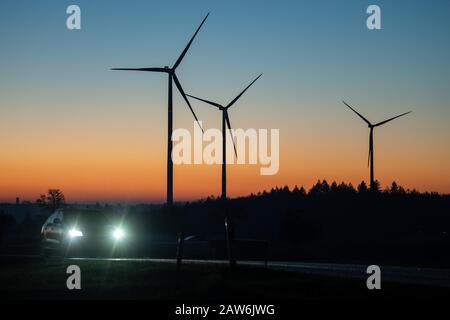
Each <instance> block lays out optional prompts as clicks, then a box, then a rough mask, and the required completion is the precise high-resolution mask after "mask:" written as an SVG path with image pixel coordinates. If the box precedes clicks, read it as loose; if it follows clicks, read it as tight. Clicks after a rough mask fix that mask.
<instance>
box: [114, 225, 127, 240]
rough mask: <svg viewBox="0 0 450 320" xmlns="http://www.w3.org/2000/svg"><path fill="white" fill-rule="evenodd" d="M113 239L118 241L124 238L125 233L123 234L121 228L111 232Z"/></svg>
mask: <svg viewBox="0 0 450 320" xmlns="http://www.w3.org/2000/svg"><path fill="white" fill-rule="evenodd" d="M112 235H113V238H114V239H116V240H120V239H122V238H123V237H124V235H125V233H124V232H123V230H122V229H121V228H116V229H114V231H113V234H112Z"/></svg>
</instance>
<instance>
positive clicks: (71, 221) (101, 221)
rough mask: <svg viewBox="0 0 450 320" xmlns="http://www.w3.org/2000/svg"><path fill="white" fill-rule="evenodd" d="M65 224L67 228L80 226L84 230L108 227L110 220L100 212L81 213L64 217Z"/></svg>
mask: <svg viewBox="0 0 450 320" xmlns="http://www.w3.org/2000/svg"><path fill="white" fill-rule="evenodd" d="M64 224H65V225H67V226H69V227H70V226H79V227H84V228H89V227H95V226H97V227H98V226H106V225H108V224H110V221H109V219H108V218H107V217H106V216H105V215H104V214H103V213H100V212H81V213H70V214H65V215H64Z"/></svg>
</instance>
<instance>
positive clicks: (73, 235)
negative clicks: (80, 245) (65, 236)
mask: <svg viewBox="0 0 450 320" xmlns="http://www.w3.org/2000/svg"><path fill="white" fill-rule="evenodd" d="M69 236H70V237H71V238H78V237H82V236H83V232H81V231H80V230H77V229H75V228H73V229H70V230H69Z"/></svg>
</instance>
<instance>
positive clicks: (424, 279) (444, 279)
mask: <svg viewBox="0 0 450 320" xmlns="http://www.w3.org/2000/svg"><path fill="white" fill-rule="evenodd" d="M0 258H24V259H40V257H39V256H33V255H1V256H0ZM66 260H69V261H95V260H102V261H106V260H108V261H139V262H153V263H158V262H159V263H175V262H176V260H175V259H151V258H66ZM183 263H186V264H222V265H226V264H227V263H228V261H226V260H188V259H185V260H183ZM238 264H239V265H243V266H252V267H257V268H265V267H267V268H269V269H272V270H283V271H289V272H301V273H306V274H315V275H324V276H331V277H343V278H361V279H367V277H368V276H369V275H368V274H367V272H366V270H367V267H368V266H367V265H358V264H330V263H306V262H281V261H269V262H268V263H267V265H265V264H264V263H263V262H255V261H239V262H238ZM380 269H381V281H382V282H383V281H388V282H398V283H409V284H418V285H429V286H436V287H445V288H450V270H449V269H433V268H418V267H393V266H380Z"/></svg>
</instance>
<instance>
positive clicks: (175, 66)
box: [173, 12, 209, 69]
mask: <svg viewBox="0 0 450 320" xmlns="http://www.w3.org/2000/svg"><path fill="white" fill-rule="evenodd" d="M208 16H209V12H208V14H207V15H206V17H205V18H204V19H203V21H202V23H201V24H200V26H199V27H198V28H197V31H195V33H194V35H193V36H192V38H191V40H190V41H189V42H188V44H187V46H186V48H184V50H183V52H181V55H180V57H179V58H178V60H177V61H176V62H175V64H174V65H173V69H176V68H177V67H178V66H179V65H180V63H181V61H182V60H183V58H184V56H185V55H186V52H187V51H188V50H189V47H190V46H191V44H192V41H194V38H195V36H196V35H197V33H198V32H199V31H200V28H201V27H202V26H203V24H204V23H205V21H206V19H207V18H208Z"/></svg>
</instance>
